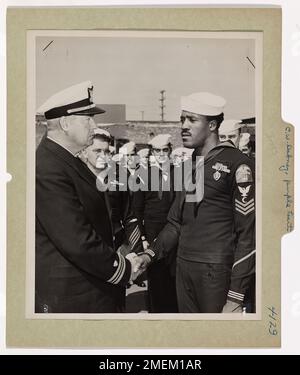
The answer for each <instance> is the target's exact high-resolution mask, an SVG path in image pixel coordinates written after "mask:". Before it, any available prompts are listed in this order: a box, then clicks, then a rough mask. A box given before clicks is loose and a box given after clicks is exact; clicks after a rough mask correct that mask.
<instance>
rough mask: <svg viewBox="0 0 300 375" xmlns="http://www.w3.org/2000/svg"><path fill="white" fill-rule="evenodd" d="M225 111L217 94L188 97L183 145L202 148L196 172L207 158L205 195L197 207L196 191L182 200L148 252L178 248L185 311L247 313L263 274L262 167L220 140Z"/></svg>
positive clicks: (180, 301)
mask: <svg viewBox="0 0 300 375" xmlns="http://www.w3.org/2000/svg"><path fill="white" fill-rule="evenodd" d="M224 106H225V100H224V99H223V98H221V97H219V96H216V95H213V94H211V93H205V92H199V93H194V94H191V95H189V96H185V97H182V100H181V109H182V112H181V122H182V141H183V145H184V146H185V147H187V148H194V149H195V150H194V152H193V155H192V158H193V162H194V166H195V168H194V169H193V170H195V171H196V167H197V157H198V156H199V157H202V158H204V164H202V165H204V194H203V195H201V197H200V198H199V200H198V201H196V202H195V201H194V202H192V201H187V199H186V198H187V193H188V192H185V191H183V192H182V193H181V194H178V195H176V199H175V201H174V203H173V205H172V207H171V209H170V212H169V215H168V223H167V225H166V226H165V227H164V229H163V230H162V231H161V232H160V234H159V235H158V237H157V239H156V241H155V243H153V244H151V246H150V248H149V249H147V250H146V252H147V253H148V255H149V257H150V258H152V260H155V258H158V259H159V258H161V257H164V256H165V255H166V254H168V253H169V252H170V251H172V249H174V248H176V245H178V250H177V267H176V290H177V298H178V308H179V312H182V313H221V312H235V313H236V312H241V311H242V304H243V300H244V295H245V293H246V291H247V289H248V288H249V280H250V278H251V275H252V274H253V273H254V272H255V208H254V199H255V182H254V165H253V163H252V161H251V160H250V159H249V158H248V157H247V156H246V155H244V154H242V153H241V151H239V150H238V149H237V148H235V147H234V145H233V143H232V142H231V141H227V142H220V141H219V134H218V129H219V126H220V124H221V122H222V121H223V109H224ZM200 164H201V163H200ZM144 259H146V258H144Z"/></svg>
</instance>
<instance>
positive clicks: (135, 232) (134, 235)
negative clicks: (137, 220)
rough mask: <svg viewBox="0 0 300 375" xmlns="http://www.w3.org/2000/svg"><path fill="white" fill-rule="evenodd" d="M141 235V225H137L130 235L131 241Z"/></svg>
mask: <svg viewBox="0 0 300 375" xmlns="http://www.w3.org/2000/svg"><path fill="white" fill-rule="evenodd" d="M139 236H140V231H139V227H138V226H136V227H135V228H134V231H133V232H132V233H131V235H130V237H129V242H133V241H134V240H135V238H136V237H139Z"/></svg>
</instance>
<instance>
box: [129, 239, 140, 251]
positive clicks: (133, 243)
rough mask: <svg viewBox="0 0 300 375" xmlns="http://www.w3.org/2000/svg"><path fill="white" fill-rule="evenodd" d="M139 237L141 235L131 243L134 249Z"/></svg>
mask: <svg viewBox="0 0 300 375" xmlns="http://www.w3.org/2000/svg"><path fill="white" fill-rule="evenodd" d="M139 238H140V236H137V238H136V239H135V241H133V242H132V243H131V248H132V249H133V248H134V246H135V245H136V244H137V242H138V240H139Z"/></svg>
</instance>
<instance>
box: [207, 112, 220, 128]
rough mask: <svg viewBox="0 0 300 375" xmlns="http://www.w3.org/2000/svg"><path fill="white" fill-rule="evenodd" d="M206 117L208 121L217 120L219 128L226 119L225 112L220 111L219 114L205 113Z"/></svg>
mask: <svg viewBox="0 0 300 375" xmlns="http://www.w3.org/2000/svg"><path fill="white" fill-rule="evenodd" d="M205 118H206V120H207V121H208V122H210V121H213V120H216V123H217V129H219V127H220V125H221V123H222V122H223V121H224V113H223V112H222V113H220V114H219V115H216V116H207V115H205Z"/></svg>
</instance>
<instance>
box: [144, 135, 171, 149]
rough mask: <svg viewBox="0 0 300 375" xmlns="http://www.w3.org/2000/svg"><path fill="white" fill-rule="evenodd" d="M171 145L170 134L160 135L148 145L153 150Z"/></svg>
mask: <svg viewBox="0 0 300 375" xmlns="http://www.w3.org/2000/svg"><path fill="white" fill-rule="evenodd" d="M169 143H171V135H170V134H159V135H157V136H156V137H154V138H152V139H151V141H149V142H148V144H149V145H150V146H152V147H153V148H161V147H164V146H167V145H169Z"/></svg>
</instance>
